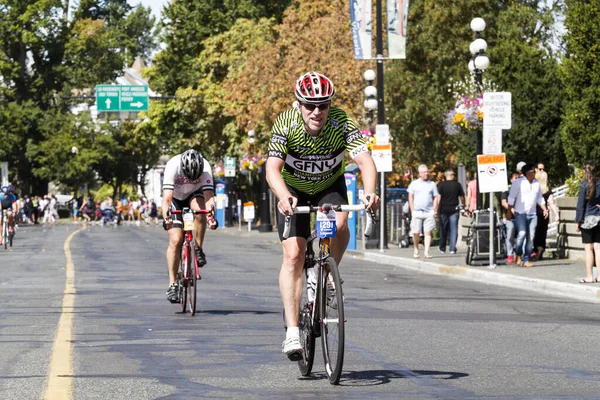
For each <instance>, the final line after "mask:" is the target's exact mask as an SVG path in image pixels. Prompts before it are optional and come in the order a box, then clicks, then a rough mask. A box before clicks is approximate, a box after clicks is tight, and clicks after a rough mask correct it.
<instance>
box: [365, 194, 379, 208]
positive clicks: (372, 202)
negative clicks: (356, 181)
mask: <svg viewBox="0 0 600 400" xmlns="http://www.w3.org/2000/svg"><path fill="white" fill-rule="evenodd" d="M362 201H363V203H364V204H365V210H371V209H372V210H373V211H376V210H377V209H378V208H379V196H377V194H375V193H365V194H363V197H362Z"/></svg>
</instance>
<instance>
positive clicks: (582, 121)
mask: <svg viewBox="0 0 600 400" xmlns="http://www.w3.org/2000/svg"><path fill="white" fill-rule="evenodd" d="M565 3H566V5H567V13H566V19H565V27H566V28H567V34H566V36H565V42H566V54H565V57H564V59H563V64H562V70H561V77H562V81H563V84H564V91H563V93H562V95H563V97H564V116H563V122H562V125H561V134H562V138H563V142H564V146H565V152H566V154H567V158H568V160H569V161H570V162H572V163H574V164H575V165H577V166H583V164H584V163H586V162H589V161H592V162H598V160H600V147H599V146H597V145H596V144H597V143H598V142H599V141H600V111H599V110H600V55H599V54H600V24H599V23H598V21H599V20H600V0H589V1H576V0H566V1H565Z"/></svg>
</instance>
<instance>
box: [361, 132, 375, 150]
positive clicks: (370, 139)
mask: <svg viewBox="0 0 600 400" xmlns="http://www.w3.org/2000/svg"><path fill="white" fill-rule="evenodd" d="M360 133H361V134H362V135H363V136H364V138H365V139H367V147H368V148H369V151H371V150H373V145H374V144H375V135H374V134H373V132H371V130H370V129H363V130H362V131H360Z"/></svg>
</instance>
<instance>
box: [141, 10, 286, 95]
mask: <svg viewBox="0 0 600 400" xmlns="http://www.w3.org/2000/svg"><path fill="white" fill-rule="evenodd" d="M290 2H291V0H277V1H269V0H258V1H257V0H254V1H252V0H226V1H222V0H205V1H196V0H173V1H171V2H170V3H169V4H168V5H167V6H166V7H165V8H164V14H163V21H162V23H161V28H162V32H163V33H162V36H161V41H162V42H164V43H165V45H166V48H165V49H164V50H163V51H161V52H160V53H158V54H157V55H156V57H155V59H154V65H153V66H152V68H150V70H149V71H148V76H149V78H150V83H151V84H152V87H153V88H154V89H155V90H156V91H158V92H159V93H162V94H163V95H174V94H175V92H176V91H177V89H179V88H185V87H188V86H192V87H196V85H197V75H196V74H195V73H194V71H193V69H192V68H191V67H192V65H193V64H194V60H195V59H196V57H198V56H199V55H200V53H201V52H202V50H204V40H205V39H207V38H209V37H211V36H215V35H218V34H220V33H224V32H227V31H228V30H229V29H230V28H231V27H232V26H233V25H234V24H235V21H236V20H237V19H239V18H247V19H252V20H259V19H260V18H263V17H267V18H268V17H271V16H274V17H275V18H276V19H278V18H281V15H282V14H283V11H284V10H285V8H286V7H287V5H288V4H289V3H290Z"/></svg>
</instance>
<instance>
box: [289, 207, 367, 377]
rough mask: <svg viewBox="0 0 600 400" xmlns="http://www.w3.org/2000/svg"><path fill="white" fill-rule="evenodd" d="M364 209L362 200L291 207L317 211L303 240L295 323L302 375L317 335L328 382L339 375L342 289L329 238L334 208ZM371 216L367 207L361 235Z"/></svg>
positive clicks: (300, 211)
mask: <svg viewBox="0 0 600 400" xmlns="http://www.w3.org/2000/svg"><path fill="white" fill-rule="evenodd" d="M364 209H365V206H364V205H362V204H360V205H332V204H324V205H322V206H319V207H314V206H300V207H296V208H295V209H294V213H297V214H308V213H311V212H316V213H317V221H316V230H315V231H314V232H313V233H312V234H311V236H310V237H309V238H308V240H307V246H306V253H305V259H304V284H303V290H302V301H301V303H300V304H301V308H300V318H299V324H298V325H299V329H300V344H301V345H302V348H303V351H302V356H301V357H302V358H301V359H300V360H298V367H299V369H300V373H301V374H302V375H303V376H308V375H310V373H311V371H312V366H313V362H314V357H315V339H316V338H318V337H321V347H322V350H323V361H324V362H325V372H326V373H327V377H328V378H329V382H330V383H331V384H332V385H337V384H338V383H339V381H340V377H341V375H342V366H343V363H344V332H345V331H344V323H345V322H346V318H345V317H344V295H343V291H342V283H343V281H342V279H341V277H340V273H339V270H338V266H337V263H336V262H335V260H334V258H333V257H332V256H331V255H330V253H329V248H330V244H331V238H332V237H334V236H335V233H336V225H335V212H349V211H363V210H364ZM331 211H333V212H331ZM374 219H375V214H374V211H372V210H371V211H370V218H367V224H366V228H365V232H364V234H365V236H370V234H371V231H372V229H373V228H372V227H373V221H374ZM290 221H291V217H289V216H287V217H286V219H285V229H284V232H283V237H284V238H287V237H288V236H289V233H290V228H291V225H290ZM317 238H318V239H319V240H318V242H316V240H317ZM315 243H318V249H317V250H315V249H313V245H314V244H315ZM313 267H316V268H315V270H316V271H315V273H316V276H317V287H316V291H315V292H316V293H315V299H314V302H311V301H309V300H308V286H307V283H308V276H309V270H311V269H312V268H313ZM284 314H285V313H284ZM284 321H285V315H284Z"/></svg>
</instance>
